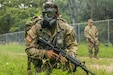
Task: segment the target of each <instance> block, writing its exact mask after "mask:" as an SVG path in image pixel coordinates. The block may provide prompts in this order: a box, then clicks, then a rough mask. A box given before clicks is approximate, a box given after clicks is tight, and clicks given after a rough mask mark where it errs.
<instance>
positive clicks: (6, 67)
mask: <svg viewBox="0 0 113 75" xmlns="http://www.w3.org/2000/svg"><path fill="white" fill-rule="evenodd" d="M112 54H113V47H112V46H110V47H105V46H104V45H100V51H99V57H100V59H94V58H92V59H90V58H89V57H88V50H87V45H86V44H79V46H78V59H79V60H80V61H85V62H86V66H87V68H88V70H90V71H91V72H93V73H95V74H96V75H113V71H112V70H113V64H112V62H113V59H112V58H113V55H112ZM110 66H111V67H110ZM107 69H108V70H107ZM32 70H33V71H34V69H33V65H32ZM110 70H111V71H110ZM0 75H27V56H26V53H25V46H24V44H23V45H20V44H8V45H0ZM39 75H45V72H42V73H40V74H39ZM51 75H85V72H84V71H83V70H82V69H81V68H79V67H78V68H77V71H76V72H75V73H72V74H68V73H67V72H66V71H65V72H63V71H62V70H59V69H54V70H53V72H52V74H51Z"/></svg>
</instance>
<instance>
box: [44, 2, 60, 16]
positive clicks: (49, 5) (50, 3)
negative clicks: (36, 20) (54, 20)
mask: <svg viewBox="0 0 113 75" xmlns="http://www.w3.org/2000/svg"><path fill="white" fill-rule="evenodd" d="M43 6H44V9H47V8H53V9H54V11H55V13H56V15H57V16H59V11H58V6H57V5H56V4H54V3H52V2H50V1H48V2H46V3H44V5H43Z"/></svg>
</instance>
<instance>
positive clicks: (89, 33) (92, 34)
mask: <svg viewBox="0 0 113 75" xmlns="http://www.w3.org/2000/svg"><path fill="white" fill-rule="evenodd" d="M84 35H85V37H86V39H87V43H88V50H89V57H90V58H92V56H93V54H94V57H95V58H98V57H97V54H98V52H99V41H98V30H97V28H96V26H94V25H93V20H92V19H89V20H88V25H87V26H86V27H85V29H84ZM93 48H94V53H93Z"/></svg>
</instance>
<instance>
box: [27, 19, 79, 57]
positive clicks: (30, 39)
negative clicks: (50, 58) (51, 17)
mask: <svg viewBox="0 0 113 75" xmlns="http://www.w3.org/2000/svg"><path fill="white" fill-rule="evenodd" d="M27 34H28V35H27V36H26V53H27V54H28V55H29V56H37V57H39V58H40V57H43V56H44V53H45V51H46V50H47V49H48V47H46V46H41V45H40V44H39V43H38V42H37V41H38V38H39V37H42V38H43V39H45V40H47V41H49V42H50V43H51V44H53V45H54V46H58V47H60V48H62V49H64V50H66V51H67V52H73V53H75V54H76V50H77V42H76V39H75V30H74V28H73V27H72V26H70V25H68V24H67V23H66V22H65V21H64V20H62V19H61V18H58V19H57V27H56V28H55V31H54V33H53V34H51V32H50V31H49V30H48V29H47V28H42V27H41V25H40V21H38V22H37V23H36V24H35V25H34V26H32V28H31V29H30V30H29V31H28V32H27ZM33 50H34V51H33ZM35 52H36V53H35Z"/></svg>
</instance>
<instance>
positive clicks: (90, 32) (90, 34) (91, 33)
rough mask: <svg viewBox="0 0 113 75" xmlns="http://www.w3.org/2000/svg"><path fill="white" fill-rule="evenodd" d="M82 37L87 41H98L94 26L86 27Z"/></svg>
mask: <svg viewBox="0 0 113 75" xmlns="http://www.w3.org/2000/svg"><path fill="white" fill-rule="evenodd" d="M84 35H85V37H86V38H87V40H88V38H89V39H92V40H95V41H97V40H98V30H97V28H96V26H94V25H93V26H92V27H90V26H86V27H85V29H84Z"/></svg>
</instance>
